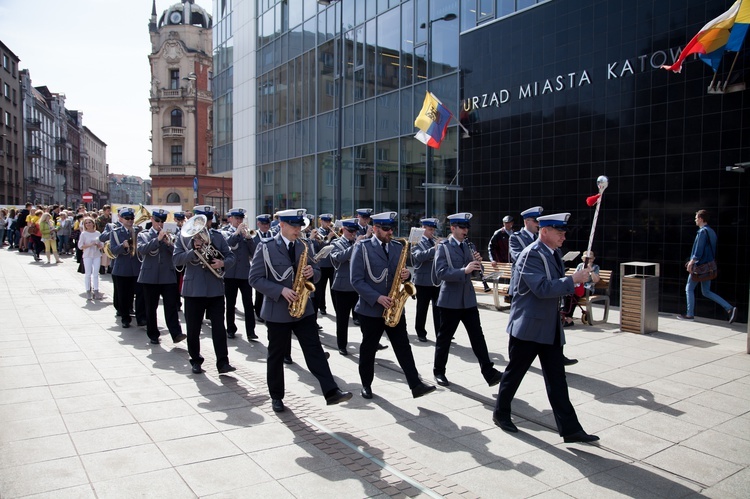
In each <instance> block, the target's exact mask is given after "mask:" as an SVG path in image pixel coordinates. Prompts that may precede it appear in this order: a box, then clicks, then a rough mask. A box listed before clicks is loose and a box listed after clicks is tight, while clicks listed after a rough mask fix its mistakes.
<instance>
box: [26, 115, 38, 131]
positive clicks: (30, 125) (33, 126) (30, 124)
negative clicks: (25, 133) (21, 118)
mask: <svg viewBox="0 0 750 499" xmlns="http://www.w3.org/2000/svg"><path fill="white" fill-rule="evenodd" d="M26 128H27V129H29V130H41V129H42V120H32V119H29V118H26Z"/></svg>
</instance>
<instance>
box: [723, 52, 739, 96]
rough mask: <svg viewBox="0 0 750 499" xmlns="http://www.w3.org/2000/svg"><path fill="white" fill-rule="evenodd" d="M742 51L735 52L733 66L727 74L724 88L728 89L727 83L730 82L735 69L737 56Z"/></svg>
mask: <svg viewBox="0 0 750 499" xmlns="http://www.w3.org/2000/svg"><path fill="white" fill-rule="evenodd" d="M739 55H740V51H739V50H738V51H737V52H735V53H734V60H733V61H732V67H730V68H729V73H728V74H727V79H726V81H724V88H723V90H726V89H727V84H728V83H729V77H730V76H732V71H733V70H734V64H735V63H736V62H737V57H739Z"/></svg>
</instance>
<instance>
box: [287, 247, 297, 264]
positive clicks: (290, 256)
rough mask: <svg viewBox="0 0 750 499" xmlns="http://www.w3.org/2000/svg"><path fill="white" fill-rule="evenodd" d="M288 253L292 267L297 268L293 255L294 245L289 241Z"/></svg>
mask: <svg viewBox="0 0 750 499" xmlns="http://www.w3.org/2000/svg"><path fill="white" fill-rule="evenodd" d="M288 251H289V259H290V260H292V266H293V267H295V268H296V267H297V257H296V255H295V254H294V243H293V242H291V241H290V242H289V248H288Z"/></svg>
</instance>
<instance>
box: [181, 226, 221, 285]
mask: <svg viewBox="0 0 750 499" xmlns="http://www.w3.org/2000/svg"><path fill="white" fill-rule="evenodd" d="M206 223H207V219H206V216H205V215H195V216H193V217H191V218H190V219H189V220H187V221H186V222H185V223H184V224H183V225H182V229H181V230H180V237H182V238H183V244H184V245H185V247H187V240H193V239H196V238H200V240H201V241H202V242H203V246H201V248H200V249H199V250H195V255H196V256H197V257H198V260H200V263H201V266H202V267H203V268H205V269H208V270H210V271H211V273H212V274H213V275H215V276H216V277H218V278H219V279H223V278H224V269H223V268H219V269H215V268H213V267H211V264H212V263H213V262H214V261H215V260H223V259H224V256H223V255H222V254H221V253H220V252H219V250H217V249H216V248H214V246H213V245H212V244H211V234H210V233H209V232H208V228H207V227H206Z"/></svg>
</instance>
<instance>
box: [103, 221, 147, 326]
mask: <svg viewBox="0 0 750 499" xmlns="http://www.w3.org/2000/svg"><path fill="white" fill-rule="evenodd" d="M118 216H119V217H120V218H121V219H122V220H123V221H122V222H121V223H120V225H119V226H117V227H114V228H113V229H112V231H111V232H110V234H109V249H110V251H111V252H112V254H113V255H115V256H116V257H117V258H115V261H114V264H113V265H112V282H113V284H114V288H115V294H114V301H115V308H116V309H117V312H118V314H119V316H120V320H121V321H122V322H121V323H122V327H124V328H128V327H130V322H131V317H130V310H131V308H132V307H133V299H134V298H135V320H136V323H137V324H138V325H139V326H145V325H146V323H147V322H146V306H145V300H144V299H143V289H142V287H141V285H140V284H138V275H139V274H140V273H141V261H140V260H139V259H138V257H137V256H136V254H135V249H136V247H137V242H136V238H137V235H138V229H139V227H132V230H131V228H128V227H126V226H125V221H132V220H133V219H134V218H135V211H134V210H133V208H128V207H125V208H121V209H120V211H119V213H118ZM131 223H132V222H131Z"/></svg>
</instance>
